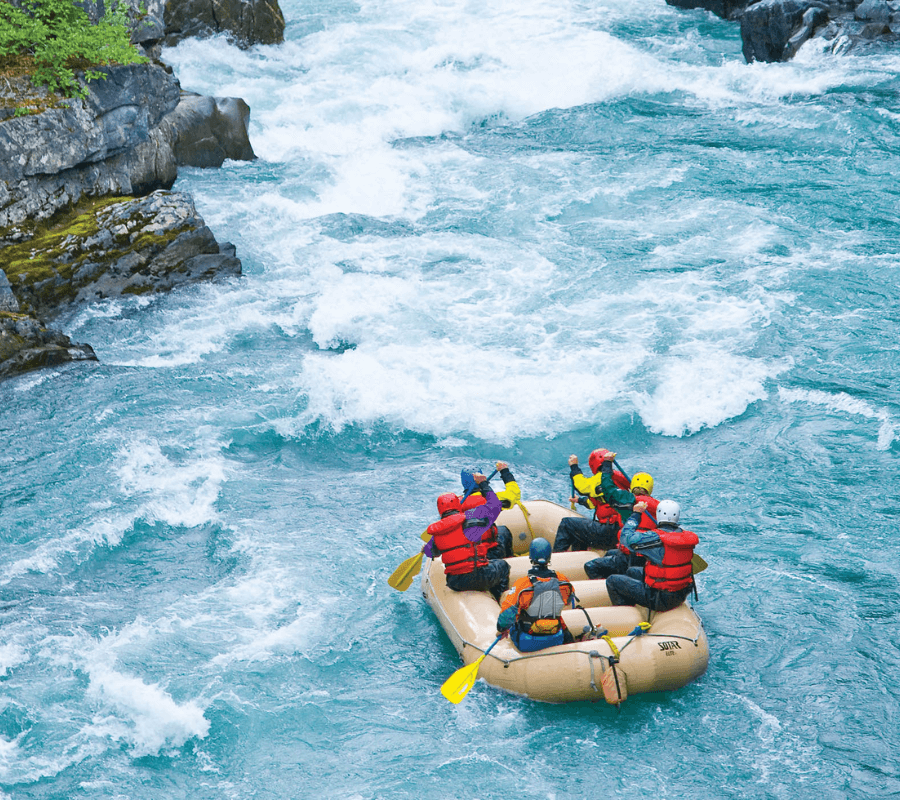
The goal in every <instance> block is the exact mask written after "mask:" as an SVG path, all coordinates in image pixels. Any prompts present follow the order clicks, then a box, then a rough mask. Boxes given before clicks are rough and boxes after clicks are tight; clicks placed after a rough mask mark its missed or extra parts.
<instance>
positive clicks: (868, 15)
mask: <svg viewBox="0 0 900 800" xmlns="http://www.w3.org/2000/svg"><path fill="white" fill-rule="evenodd" d="M853 16H854V17H855V18H856V19H858V20H864V21H866V22H882V23H887V22H890V19H891V7H890V6H889V5H888V4H887V2H886V0H863V1H862V2H861V3H860V4H859V5H858V6H857V7H856V9H855V10H854V12H853Z"/></svg>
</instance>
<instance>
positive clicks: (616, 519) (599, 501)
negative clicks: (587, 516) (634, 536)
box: [590, 492, 622, 530]
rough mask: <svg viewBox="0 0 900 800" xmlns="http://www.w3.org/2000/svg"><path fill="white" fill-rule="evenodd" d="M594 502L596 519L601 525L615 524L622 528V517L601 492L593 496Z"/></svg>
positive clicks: (592, 500)
mask: <svg viewBox="0 0 900 800" xmlns="http://www.w3.org/2000/svg"><path fill="white" fill-rule="evenodd" d="M590 499H591V502H592V503H593V504H594V519H595V520H597V522H599V523H600V524H601V525H615V526H616V527H618V528H619V530H621V529H622V517H621V515H620V514H619V512H618V511H616V509H614V508H613V507H612V506H611V505H610V504H609V503H607V502H606V500H605V499H604V497H603V493H602V492H601V493H600V494H598V495H597V496H596V497H591V498H590Z"/></svg>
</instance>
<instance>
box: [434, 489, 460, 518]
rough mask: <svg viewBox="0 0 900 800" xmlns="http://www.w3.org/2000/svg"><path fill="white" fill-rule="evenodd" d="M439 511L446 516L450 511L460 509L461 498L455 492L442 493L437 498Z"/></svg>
mask: <svg viewBox="0 0 900 800" xmlns="http://www.w3.org/2000/svg"><path fill="white" fill-rule="evenodd" d="M437 507H438V513H439V514H440V515H441V516H444V514H446V513H447V512H448V511H459V498H458V497H457V496H456V495H455V494H453V492H447V494H442V495H441V496H440V497H438V499H437Z"/></svg>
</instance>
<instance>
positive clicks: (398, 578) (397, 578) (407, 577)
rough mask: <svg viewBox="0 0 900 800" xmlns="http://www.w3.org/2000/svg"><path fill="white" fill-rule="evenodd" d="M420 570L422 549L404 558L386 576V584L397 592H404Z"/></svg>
mask: <svg viewBox="0 0 900 800" xmlns="http://www.w3.org/2000/svg"><path fill="white" fill-rule="evenodd" d="M421 571H422V551H421V550H420V551H419V552H418V553H416V554H415V555H414V556H410V557H409V558H407V559H406V561H404V562H403V563H402V564H401V565H400V566H399V567H397V569H395V570H394V573H393V574H392V575H391V577H390V578H388V586H390V587H391V588H392V589H396V590H397V591H398V592H405V591H406V590H407V589H408V588H409V587H410V586H411V585H412V582H413V578H415V577H416V575H418V574H419V573H420V572H421Z"/></svg>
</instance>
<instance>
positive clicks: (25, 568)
mask: <svg viewBox="0 0 900 800" xmlns="http://www.w3.org/2000/svg"><path fill="white" fill-rule="evenodd" d="M134 518H135V516H134V515H133V514H112V515H109V516H100V517H99V518H95V519H93V520H91V521H90V522H89V523H88V524H87V525H85V526H83V527H76V528H73V529H72V530H69V531H66V532H65V533H64V534H63V535H61V536H59V537H58V538H53V539H50V540H49V541H45V542H42V543H41V544H39V545H38V546H37V547H36V548H35V550H34V552H33V553H31V554H30V555H28V556H26V557H25V558H20V559H17V560H16V561H14V562H12V563H11V564H9V565H7V566H5V567H4V569H3V572H2V577H0V585H2V584H6V583H9V582H10V581H11V580H13V578H16V577H18V576H20V575H24V574H25V573H27V572H40V573H45V574H49V573H52V572H53V571H54V570H56V569H57V567H58V566H59V562H60V560H61V559H62V558H64V557H66V556H73V555H78V554H81V555H84V554H86V553H88V552H90V551H91V550H93V549H94V548H95V547H116V546H118V545H119V543H120V542H121V541H122V537H123V536H124V534H125V531H126V530H128V528H130V527H131V525H132V524H133V523H134Z"/></svg>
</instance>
